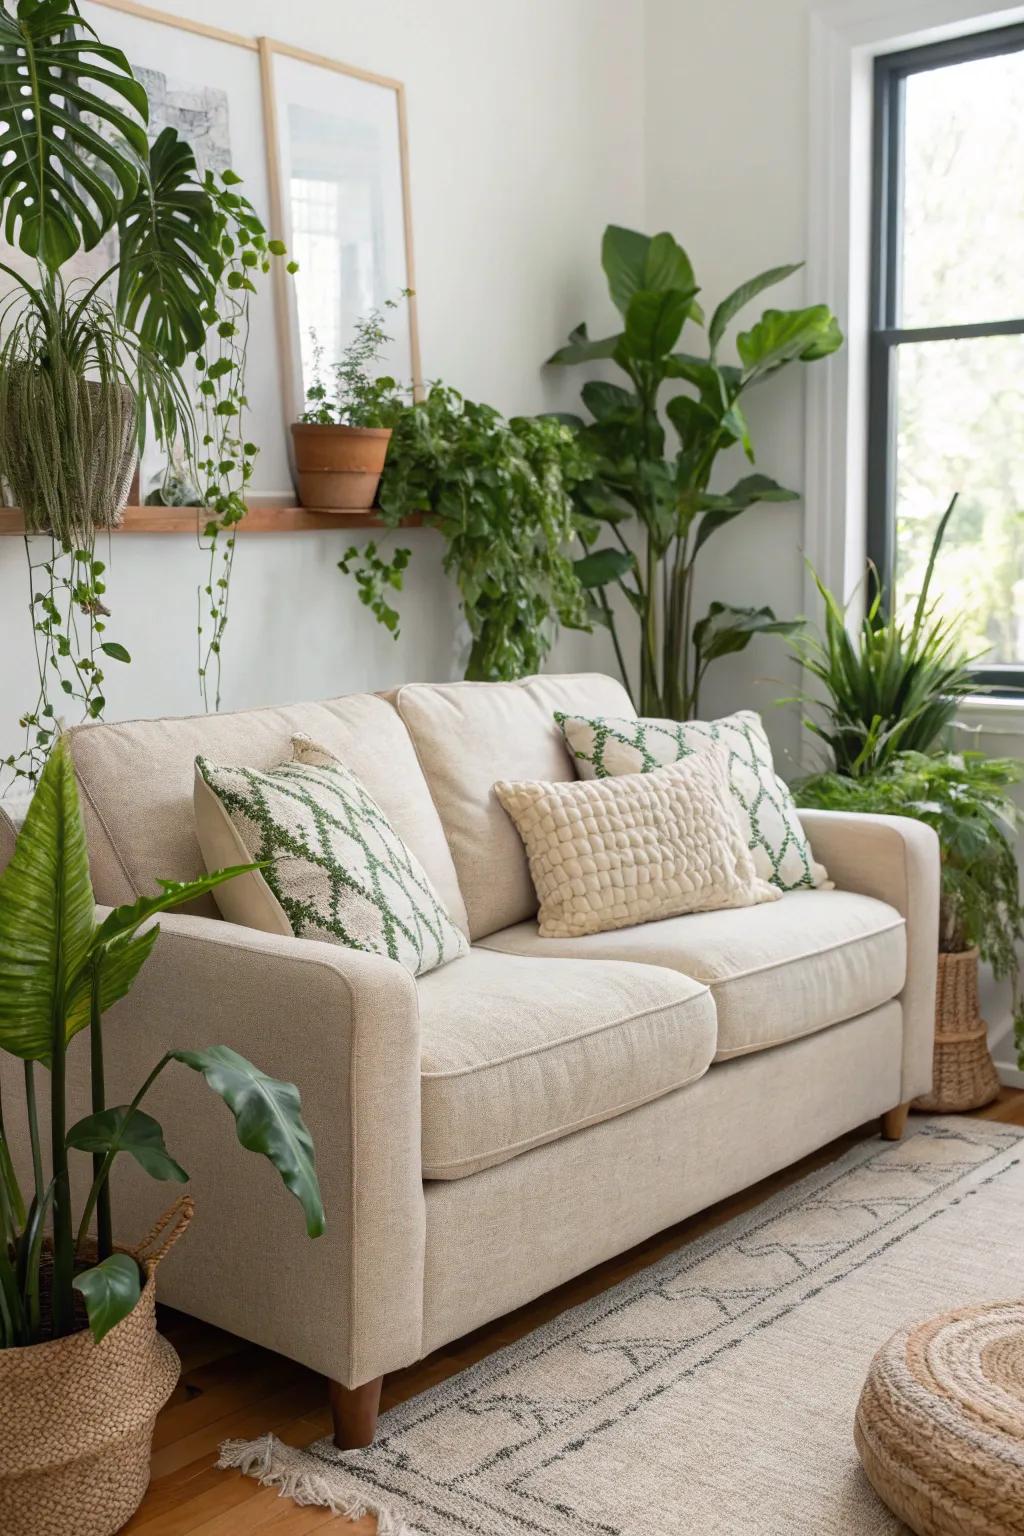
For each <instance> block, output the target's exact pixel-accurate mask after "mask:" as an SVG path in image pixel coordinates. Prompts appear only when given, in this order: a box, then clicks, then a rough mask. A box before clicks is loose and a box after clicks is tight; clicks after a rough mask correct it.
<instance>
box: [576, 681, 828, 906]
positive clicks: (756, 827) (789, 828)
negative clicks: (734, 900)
mask: <svg viewBox="0 0 1024 1536" xmlns="http://www.w3.org/2000/svg"><path fill="white" fill-rule="evenodd" d="M555 719H556V721H557V722H558V724H559V725H560V726H561V728H562V735H563V736H564V737H565V744H566V746H567V747H568V748H569V751H570V752H571V753H572V755H573V757H574V758H575V760H576V772H577V773H578V774H579V776H580V778H581V779H603V778H606V777H609V776H611V777H618V775H619V774H622V773H650V771H651V769H652V768H663V767H666V766H667V764H669V763H678V762H681V761H682V760H683V759H684V758H687V757H689V756H690V755H691V753H693V752H707V751H709V750H710V749H712V748H725V749H726V750H727V752H728V756H729V788H730V790H731V791H732V797H733V800H734V801H735V803H736V807H737V810H738V812H739V816H740V822H741V825H742V826H743V828H744V831H745V833H746V841H747V847H748V848H749V849H750V851H751V853H752V854H753V855H754V866H755V868H756V869H757V872H758V874H759V875H760V876H761V878H762V879H763V880H770V881H771V883H772V885H777V886H778V887H779V890H780V891H796V890H800V889H801V888H804V887H807V886H818V887H824V888H827V889H829V890H831V889H832V883H831V881H830V880H829V878H828V871H827V870H826V869H825V867H824V866H823V865H821V864H818V863H817V862H816V861H815V859H814V855H813V854H812V853H811V845H810V843H809V842H808V840H807V834H806V832H805V831H804V829H803V827H802V826H801V824H800V816H799V814H798V812H797V808H796V803H795V801H794V799H793V796H792V795H791V794H790V792H789V786H788V785H787V784H786V782H785V780H784V779H780V778H779V776H778V774H777V773H776V772H775V764H774V762H773V761H772V749H771V743H770V742H769V740H768V735H767V732H766V731H765V728H764V726H763V725H762V723H761V717H760V715H758V714H756V713H755V712H754V710H752V709H741V710H738V711H737V712H736V714H734V715H725V716H724V717H723V718H722V719H721V720H684V721H682V722H680V721H676V720H637V719H635V718H634V719H632V720H616V719H613V718H612V717H610V716H608V715H603V716H598V717H596V718H587V717H586V716H584V715H565V714H561V713H558V714H556V715H555Z"/></svg>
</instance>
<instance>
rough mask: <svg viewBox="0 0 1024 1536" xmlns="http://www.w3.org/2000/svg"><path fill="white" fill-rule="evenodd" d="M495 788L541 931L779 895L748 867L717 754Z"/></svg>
mask: <svg viewBox="0 0 1024 1536" xmlns="http://www.w3.org/2000/svg"><path fill="white" fill-rule="evenodd" d="M494 790H495V793H496V794H497V796H498V799H499V800H500V801H501V803H502V805H503V806H504V807H505V809H506V810H507V811H508V813H509V815H510V816H511V817H512V819H513V821H514V822H515V824H516V827H517V828H518V830H519V834H520V836H521V837H522V839H523V842H524V844H525V846H526V852H527V857H528V859H529V864H530V875H531V877H532V879H533V883H534V886H535V888H536V891H537V895H538V897H539V898H540V912H539V915H538V929H539V932H540V934H541V936H542V937H543V938H559V937H567V938H571V937H575V936H577V935H580V934H585V933H605V932H607V931H608V930H609V929H612V928H625V927H627V926H629V925H632V924H635V923H644V922H650V921H651V920H652V919H653V918H658V917H671V916H674V915H675V914H676V913H678V912H701V911H709V910H714V909H716V908H720V907H745V906H750V905H752V904H753V903H754V902H759V901H775V900H776V899H777V898H778V896H779V892H778V891H777V890H776V889H775V887H774V886H771V885H769V884H768V882H767V881H765V880H761V879H759V878H758V876H757V875H756V874H755V873H754V861H753V859H752V858H751V856H750V853H749V851H748V850H747V847H746V845H745V843H744V841H743V836H742V833H741V830H740V827H739V823H738V820H737V817H736V814H735V811H734V809H733V805H732V801H731V797H730V794H729V780H728V765H727V762H726V758H725V755H724V753H721V752H707V753H700V754H696V753H695V754H694V755H693V757H691V758H690V759H688V760H687V761H684V762H679V763H673V764H672V766H671V767H669V768H661V769H659V770H658V771H657V772H656V773H651V774H637V773H634V774H629V775H627V776H626V777H625V778H622V779H603V780H590V781H583V782H576V783H573V784H537V783H525V784H508V783H504V782H499V783H497V784H495V786H494Z"/></svg>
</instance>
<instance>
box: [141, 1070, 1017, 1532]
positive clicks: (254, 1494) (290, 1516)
mask: <svg viewBox="0 0 1024 1536" xmlns="http://www.w3.org/2000/svg"><path fill="white" fill-rule="evenodd" d="M978 1113H979V1114H982V1115H984V1116H986V1117H988V1118H991V1119H996V1120H1006V1121H1010V1122H1012V1123H1014V1124H1017V1125H1024V1092H1021V1091H1018V1090H1015V1089H1009V1088H1008V1089H1004V1090H1003V1092H1002V1094H1001V1096H1000V1098H999V1099H998V1101H997V1102H996V1103H995V1104H992V1105H990V1106H989V1108H988V1109H986V1110H981V1111H978ZM874 1130H875V1128H874V1127H873V1126H872V1127H868V1128H865V1130H864V1131H861V1132H855V1133H853V1134H851V1135H849V1136H844V1137H842V1138H841V1139H840V1140H839V1141H835V1142H832V1143H831V1145H830V1146H828V1147H825V1148H824V1149H823V1150H822V1151H821V1152H818V1153H815V1154H814V1155H813V1156H812V1157H807V1158H804V1159H803V1161H802V1162H800V1163H797V1164H795V1165H794V1166H793V1167H792V1168H788V1169H786V1170H785V1171H784V1172H783V1173H780V1174H776V1175H774V1176H773V1177H772V1178H769V1179H765V1180H763V1181H762V1182H761V1183H760V1184H757V1185H755V1186H754V1188H752V1189H749V1190H746V1191H744V1193H743V1194H741V1195H736V1196H734V1197H733V1198H732V1199H730V1200H724V1201H722V1202H721V1204H719V1205H717V1206H714V1207H713V1208H712V1209H711V1210H709V1211H704V1212H702V1213H701V1214H700V1215H699V1216H695V1217H692V1218H691V1219H690V1220H689V1221H684V1222H681V1223H680V1224H679V1226H676V1227H673V1228H672V1229H671V1230H670V1231H668V1232H664V1233H661V1234H660V1235H659V1236H658V1237H655V1238H651V1239H650V1240H649V1241H648V1242H646V1243H642V1244H641V1245H640V1246H639V1247H638V1248H633V1249H631V1250H630V1252H629V1253H627V1254H624V1255H622V1256H621V1257H620V1258H617V1259H612V1260H609V1262H608V1263H607V1264H602V1265H601V1266H600V1267H599V1268H597V1269H593V1270H590V1271H589V1272H588V1273H587V1274H585V1275H581V1276H580V1277H579V1279H577V1280H573V1281H570V1282H569V1284H567V1285H563V1286H562V1287H561V1288H560V1289H559V1290H557V1291H554V1292H552V1293H551V1294H550V1295H548V1296H545V1297H543V1298H542V1299H541V1300H540V1301H535V1302H532V1303H531V1304H530V1305H529V1306H527V1307H522V1308H520V1310H519V1311H518V1312H515V1313H513V1314H512V1315H511V1316H510V1317H506V1318H502V1319H501V1320H500V1321H499V1322H497V1323H493V1324H491V1325H489V1326H488V1327H486V1328H481V1329H478V1330H477V1332H476V1333H474V1334H471V1335H469V1336H468V1337H467V1338H465V1339H461V1340H460V1341H459V1342H458V1343H457V1344H452V1345H449V1346H447V1347H446V1348H445V1349H443V1350H440V1351H438V1353H437V1354H434V1355H431V1356H430V1357H429V1358H428V1359H426V1360H422V1361H420V1363H419V1364H418V1365H415V1366H412V1367H410V1368H409V1369H408V1370H406V1371H402V1372H400V1373H398V1374H396V1375H394V1376H390V1377H388V1378H387V1380H386V1381H385V1383H384V1399H383V1406H384V1408H388V1407H390V1406H391V1405H392V1404H393V1403H398V1402H401V1401H402V1400H403V1399H405V1398H407V1397H414V1396H415V1395H416V1394H417V1393H419V1392H423V1391H424V1390H425V1389H426V1388H427V1387H430V1386H432V1385H433V1384H434V1383H435V1382H438V1381H442V1380H443V1379H444V1378H445V1377H446V1376H452V1375H454V1374H455V1372H456V1371H460V1370H462V1369H463V1368H464V1367H465V1366H467V1365H470V1364H472V1363H473V1362H474V1361H476V1360H479V1359H481V1358H482V1357H483V1356H484V1355H488V1354H490V1353H491V1352H492V1351H493V1350H495V1349H500V1348H501V1347H502V1346H503V1345H505V1344H508V1343H511V1341H512V1340H513V1339H517V1338H520V1337H521V1336H522V1335H523V1334H524V1333H529V1332H530V1330H531V1329H533V1328H536V1327H538V1326H539V1325H540V1324H541V1323H544V1322H547V1320H548V1319H549V1318H551V1317H554V1316H556V1315H557V1314H558V1313H559V1312H564V1311H565V1310H566V1309H567V1308H569V1307H574V1306H576V1305H577V1303H579V1302H581V1301H584V1300H586V1298H587V1297H589V1296H593V1295H595V1294H596V1293H598V1292H599V1291H603V1290H607V1289H608V1288H609V1287H610V1286H613V1285H615V1284H617V1283H618V1281H620V1280H623V1279H624V1278H625V1277H626V1276H627V1275H631V1274H633V1273H634V1272H635V1271H636V1270H638V1269H643V1268H644V1267H645V1265H648V1264H651V1263H653V1262H654V1261H655V1260H656V1259H660V1258H661V1257H662V1256H663V1255H664V1254H666V1253H670V1252H671V1251H672V1250H673V1249H675V1248H679V1247H682V1246H683V1245H684V1244H685V1243H688V1242H691V1241H692V1240H693V1239H694V1238H695V1237H698V1236H700V1235H701V1234H702V1233H704V1232H707V1231H709V1230H710V1229H711V1228H713V1227H716V1226H719V1225H721V1223H722V1222H725V1221H728V1220H729V1219H730V1217H732V1216H735V1215H737V1214H738V1213H739V1212H741V1211H745V1210H748V1209H749V1208H750V1207H751V1206H754V1205H757V1204H758V1203H759V1202H761V1201H762V1200H765V1199H767V1198H768V1196H769V1195H772V1194H774V1193H775V1191H776V1190H779V1189H783V1188H784V1187H785V1186H786V1185H787V1184H791V1183H793V1181H794V1180H796V1179H799V1178H801V1177H803V1175H804V1174H807V1173H809V1172H811V1170H812V1169H814V1168H819V1167H821V1166H822V1165H823V1164H825V1163H828V1162H831V1161H832V1160H833V1159H834V1158H835V1157H837V1156H838V1155H839V1154H840V1153H841V1152H844V1151H845V1150H846V1149H847V1148H848V1147H850V1146H852V1145H854V1144H855V1143H856V1142H857V1141H860V1140H862V1139H863V1137H864V1136H866V1135H869V1134H874ZM160 1326H161V1329H162V1331H163V1332H164V1333H165V1334H166V1335H167V1336H168V1338H169V1339H170V1340H171V1341H172V1343H173V1344H174V1346H175V1348H176V1349H177V1350H178V1353H179V1354H180V1355H181V1358H182V1365H183V1369H182V1376H181V1381H180V1382H179V1384H178V1387H177V1390H176V1391H175V1393H174V1396H173V1397H172V1398H171V1400H170V1402H169V1403H168V1405H167V1407H166V1408H165V1409H164V1411H163V1413H162V1414H161V1415H160V1418H159V1420H158V1421H157V1427H156V1438H155V1441H154V1446H153V1481H152V1483H151V1485H150V1489H149V1493H148V1494H147V1496H146V1500H145V1502H144V1504H143V1506H142V1508H141V1509H140V1510H139V1512H138V1514H137V1515H136V1516H135V1518H134V1520H132V1521H131V1523H130V1524H129V1525H128V1526H127V1527H126V1530H127V1531H129V1532H145V1536H192V1533H193V1532H201V1533H202V1536H249V1533H250V1532H257V1533H259V1536H305V1532H307V1531H318V1530H320V1529H321V1528H322V1527H324V1526H334V1527H336V1528H341V1529H343V1530H344V1532H345V1536H370V1533H372V1532H374V1531H375V1530H376V1522H375V1520H373V1519H372V1518H368V1519H366V1520H364V1521H359V1522H357V1523H355V1524H353V1523H352V1522H351V1521H347V1520H343V1519H341V1518H340V1517H335V1516H332V1515H330V1514H329V1513H327V1512H326V1511H325V1510H318V1509H300V1508H298V1507H297V1506H296V1505H294V1504H293V1503H291V1501H290V1500H285V1499H281V1498H279V1497H278V1495H277V1494H276V1492H275V1491H274V1490H273V1489H270V1488H260V1487H259V1486H258V1484H257V1483H255V1482H254V1481H253V1480H252V1479H251V1478H245V1477H242V1476H241V1474H240V1473H237V1472H218V1471H217V1470H216V1468H215V1466H214V1462H215V1460H216V1454H217V1446H218V1445H219V1443H220V1442H221V1441H222V1440H226V1439H234V1438H240V1439H249V1438H252V1437H255V1436H257V1435H263V1434H266V1433H267V1431H268V1430H272V1431H273V1433H274V1434H275V1435H277V1436H278V1437H279V1438H280V1439H282V1440H286V1441H288V1442H290V1443H291V1444H293V1445H308V1444H309V1443H310V1442H311V1441H312V1440H316V1439H318V1438H319V1437H320V1436H321V1435H324V1434H326V1433H327V1431H328V1429H329V1428H330V1417H329V1415H328V1412H327V1393H326V1388H325V1385H324V1382H323V1381H322V1380H321V1378H320V1377H318V1376H315V1375H314V1374H313V1373H312V1372H311V1371H307V1370H304V1369H303V1368H302V1367H301V1366H297V1365H294V1364H292V1362H291V1361H289V1360H285V1359H283V1358H282V1357H281V1356H279V1355H272V1354H269V1353H268V1352H267V1351H266V1350H261V1349H256V1348H254V1347H253V1346H252V1345H249V1344H246V1343H244V1342H243V1341H242V1340H241V1339H236V1338H233V1337H232V1336H231V1335H230V1334H226V1333H221V1332H220V1331H218V1330H217V1329H216V1328H208V1327H207V1326H206V1325H205V1324H203V1323H197V1322H194V1321H192V1319H190V1318H187V1317H184V1316H182V1315H181V1314H180V1313H175V1312H170V1311H166V1310H164V1311H163V1312H162V1315H161V1323H160Z"/></svg>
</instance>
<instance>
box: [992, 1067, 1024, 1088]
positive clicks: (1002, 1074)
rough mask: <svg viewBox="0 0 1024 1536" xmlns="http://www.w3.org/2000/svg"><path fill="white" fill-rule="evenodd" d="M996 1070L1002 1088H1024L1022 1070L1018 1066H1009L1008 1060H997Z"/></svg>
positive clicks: (1023, 1073)
mask: <svg viewBox="0 0 1024 1536" xmlns="http://www.w3.org/2000/svg"><path fill="white" fill-rule="evenodd" d="M996 1071H997V1072H998V1073H999V1081H1000V1082H1001V1083H1002V1084H1003V1086H1004V1088H1024V1072H1022V1071H1021V1069H1020V1067H1014V1066H1011V1065H1010V1063H1009V1062H1008V1061H997V1062H996Z"/></svg>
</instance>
